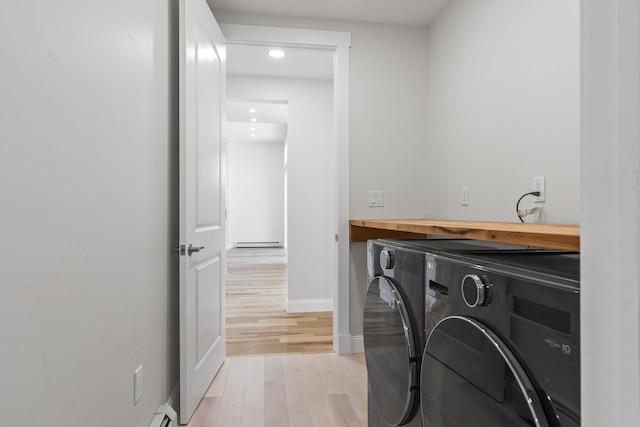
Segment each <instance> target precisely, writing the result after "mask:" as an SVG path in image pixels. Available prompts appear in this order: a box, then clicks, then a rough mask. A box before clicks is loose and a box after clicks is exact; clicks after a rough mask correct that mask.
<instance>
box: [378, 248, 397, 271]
mask: <svg viewBox="0 0 640 427" xmlns="http://www.w3.org/2000/svg"><path fill="white" fill-rule="evenodd" d="M395 265H396V260H395V258H394V256H393V251H388V250H386V249H383V250H382V252H380V267H381V268H382V269H383V270H389V269H391V268H393V267H395Z"/></svg>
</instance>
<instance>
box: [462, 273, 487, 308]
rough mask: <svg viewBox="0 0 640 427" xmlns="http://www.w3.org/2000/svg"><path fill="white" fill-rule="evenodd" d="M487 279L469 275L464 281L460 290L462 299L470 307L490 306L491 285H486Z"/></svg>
mask: <svg viewBox="0 0 640 427" xmlns="http://www.w3.org/2000/svg"><path fill="white" fill-rule="evenodd" d="M485 280H486V278H485V277H480V276H478V275H477V274H467V275H466V276H464V278H463V279H462V284H461V286H460V290H461V292H462V299H464V302H465V304H467V305H468V306H469V307H471V308H474V307H482V306H483V305H487V304H488V302H489V301H488V298H487V297H488V294H489V287H490V286H491V285H490V284H487V283H485Z"/></svg>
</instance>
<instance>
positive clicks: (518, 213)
mask: <svg viewBox="0 0 640 427" xmlns="http://www.w3.org/2000/svg"><path fill="white" fill-rule="evenodd" d="M539 195H540V192H539V191H532V192H531V193H525V194H523V195H522V196H520V198H519V199H518V201H517V202H516V215H518V219H519V220H520V222H524V220H523V219H522V217H521V216H520V201H521V200H522V199H524V198H525V196H536V197H538V196H539Z"/></svg>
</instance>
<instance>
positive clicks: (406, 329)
mask: <svg viewBox="0 0 640 427" xmlns="http://www.w3.org/2000/svg"><path fill="white" fill-rule="evenodd" d="M414 323H415V322H413V321H412V317H411V314H410V312H409V311H408V308H407V305H406V304H405V300H404V297H403V295H402V292H401V291H400V288H399V287H398V285H397V283H395V281H394V280H393V279H391V278H388V277H382V276H381V277H376V278H374V279H373V280H372V281H371V284H369V289H368V291H367V297H366V300H365V306H364V325H363V329H364V354H365V359H366V362H367V371H368V379H369V392H370V393H371V395H372V399H373V402H370V403H369V404H370V405H375V407H376V408H377V410H378V412H379V413H380V415H381V416H382V417H383V418H384V420H385V421H386V422H387V423H388V424H390V425H392V426H398V425H402V424H404V423H406V422H408V421H409V420H410V419H411V418H412V417H413V416H414V415H415V413H416V412H417V408H418V401H419V399H418V394H417V393H418V380H419V378H418V367H419V366H418V361H417V359H416V355H417V352H418V351H419V350H418V349H416V347H415V346H416V343H417V342H419V341H418V340H417V339H416V334H415V332H416V329H415V325H414Z"/></svg>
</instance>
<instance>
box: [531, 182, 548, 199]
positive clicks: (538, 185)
mask: <svg viewBox="0 0 640 427" xmlns="http://www.w3.org/2000/svg"><path fill="white" fill-rule="evenodd" d="M533 191H539V192H540V195H539V196H535V199H534V200H533V201H534V203H544V202H545V201H546V200H547V180H546V178H545V177H544V176H536V177H534V178H533Z"/></svg>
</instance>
